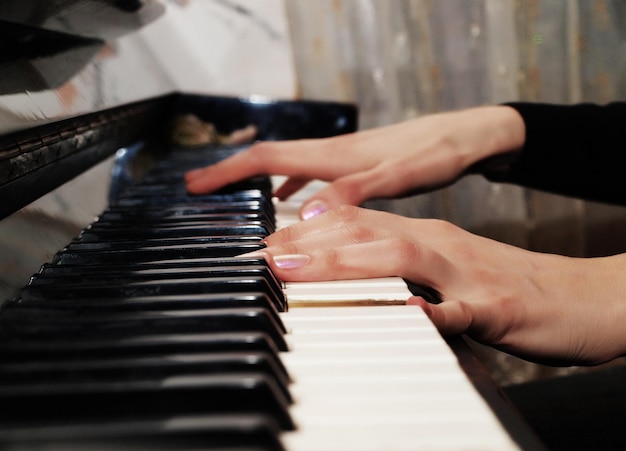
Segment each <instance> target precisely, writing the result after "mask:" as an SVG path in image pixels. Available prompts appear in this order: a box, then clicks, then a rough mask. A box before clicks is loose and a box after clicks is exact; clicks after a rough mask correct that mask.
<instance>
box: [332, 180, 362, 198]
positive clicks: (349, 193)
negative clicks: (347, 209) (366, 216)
mask: <svg viewBox="0 0 626 451" xmlns="http://www.w3.org/2000/svg"><path fill="white" fill-rule="evenodd" d="M332 186H333V189H334V190H335V191H336V192H337V193H341V197H342V198H343V199H344V201H345V202H346V203H348V204H359V203H361V201H362V200H363V198H364V184H363V183H362V182H361V181H360V180H354V179H353V178H350V177H344V178H340V179H337V180H336V181H334V182H333V184H332Z"/></svg>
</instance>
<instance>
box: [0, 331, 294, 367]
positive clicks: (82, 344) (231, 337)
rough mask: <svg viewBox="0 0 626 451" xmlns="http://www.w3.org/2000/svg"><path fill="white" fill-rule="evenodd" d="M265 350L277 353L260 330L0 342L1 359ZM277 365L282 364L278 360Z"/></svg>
mask: <svg viewBox="0 0 626 451" xmlns="http://www.w3.org/2000/svg"><path fill="white" fill-rule="evenodd" d="M253 351H258V352H264V353H270V354H272V355H274V356H278V353H279V350H278V348H277V347H276V345H275V343H274V342H273V341H272V339H271V338H270V337H269V336H268V335H267V334H265V333H262V332H222V333H209V334H207V333H198V334H188V333H181V334H169V335H138V336H129V337H98V336H95V337H94V336H92V337H81V340H73V339H66V338H60V339H54V340H52V339H49V338H47V339H37V337H31V338H24V337H17V339H11V338H9V339H6V340H2V341H0V362H3V361H4V362H6V361H13V362H18V361H32V360H39V361H43V360H45V361H55V360H66V359H77V360H80V359H92V358H124V357H148V356H160V355H164V354H185V353H195V352H203V353H208V352H210V353H213V354H219V353H232V352H253ZM278 362H279V364H281V365H282V363H281V362H280V361H278Z"/></svg>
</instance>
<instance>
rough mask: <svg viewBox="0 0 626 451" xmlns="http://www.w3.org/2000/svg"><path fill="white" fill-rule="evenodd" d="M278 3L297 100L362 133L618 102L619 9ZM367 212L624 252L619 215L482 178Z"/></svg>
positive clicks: (547, 4) (623, 58) (493, 3)
mask: <svg viewBox="0 0 626 451" xmlns="http://www.w3.org/2000/svg"><path fill="white" fill-rule="evenodd" d="M286 4H287V8H288V14H289V21H290V26H291V33H292V36H293V41H294V53H295V54H294V57H295V61H296V68H297V74H298V80H299V84H300V92H301V95H302V97H305V98H314V99H334V100H343V101H354V102H356V103H358V104H359V106H360V111H361V122H360V126H361V127H362V128H370V127H374V126H378V125H384V124H388V123H391V122H396V121H400V120H403V119H406V118H410V117H415V116H418V115H422V114H426V113H432V112H437V111H444V110H450V109H458V108H463V107H468V106H474V105H481V104H493V103H499V102H505V101H512V100H527V101H539V102H552V103H576V102H581V101H590V102H598V103H605V102H608V101H611V100H617V99H621V100H624V99H626V2H624V1H623V0H559V1H555V0H527V1H522V0H517V1H516V0H393V1H381V0H317V1H315V2H311V1H307V0H289V1H287V2H286ZM382 151H384V149H382ZM625 189H626V188H625ZM368 205H369V206H371V207H373V208H380V209H385V210H388V211H393V212H396V213H400V214H403V215H408V216H413V217H438V218H444V219H447V220H450V221H452V222H454V223H456V224H458V225H460V226H462V227H464V228H466V229H468V230H471V231H473V232H475V233H479V234H482V235H485V236H489V237H492V238H495V239H498V240H500V241H504V242H508V243H512V244H515V245H519V246H522V247H526V248H530V249H534V250H539V251H546V252H556V253H561V254H566V255H575V256H591V255H606V254H611V253H617V252H623V251H626V233H624V232H623V229H624V224H626V209H623V208H621V207H615V206H608V205H604V204H599V203H590V202H584V201H581V200H575V199H568V198H565V197H562V196H556V195H551V194H546V193H541V192H537V191H531V190H524V189H521V188H518V187H515V186H510V185H503V184H492V183H488V182H486V181H485V180H484V179H483V178H482V177H481V176H471V177H467V178H466V179H464V180H462V181H460V182H459V183H457V184H456V185H455V186H453V187H451V188H448V189H445V190H442V191H439V192H436V193H432V194H427V195H421V196H417V197H413V198H410V199H402V200H396V201H375V202H371V203H369V204H368ZM494 368H495V369H494V371H495V372H496V376H497V377H498V378H500V380H502V381H504V382H511V381H512V382H515V381H518V380H522V379H524V378H527V377H528V371H526V372H524V371H520V372H519V373H520V374H514V373H515V371H514V370H513V369H511V368H509V367H507V365H502V362H499V363H498V364H497V365H494ZM533 371H534V373H533V374H536V373H537V372H538V371H542V370H533ZM548 372H549V371H548Z"/></svg>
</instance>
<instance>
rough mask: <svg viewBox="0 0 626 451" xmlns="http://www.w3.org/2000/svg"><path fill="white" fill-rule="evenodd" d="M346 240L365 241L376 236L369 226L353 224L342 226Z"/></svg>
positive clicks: (371, 239)
mask: <svg viewBox="0 0 626 451" xmlns="http://www.w3.org/2000/svg"><path fill="white" fill-rule="evenodd" d="M342 233H343V234H344V236H345V238H346V240H347V241H348V242H350V243H353V244H357V243H367V242H369V241H373V240H375V239H376V238H377V233H376V232H375V231H374V230H372V229H371V228H370V227H366V226H361V225H355V226H348V227H344V228H343V230H342Z"/></svg>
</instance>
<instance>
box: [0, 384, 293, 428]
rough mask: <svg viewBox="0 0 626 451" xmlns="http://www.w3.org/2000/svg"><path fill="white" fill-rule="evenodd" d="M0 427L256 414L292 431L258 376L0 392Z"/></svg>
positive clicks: (283, 403)
mask: <svg viewBox="0 0 626 451" xmlns="http://www.w3.org/2000/svg"><path fill="white" fill-rule="evenodd" d="M0 405H1V406H2V409H0V427H8V426H10V425H14V426H19V425H20V424H23V423H25V422H32V421H55V422H73V421H86V420H107V419H108V420H112V419H115V420H120V419H141V418H150V417H155V416H164V415H173V416H174V415H207V414H208V415H218V414H226V415H228V414H234V413H239V414H262V415H269V416H272V417H273V418H276V420H277V421H278V423H279V425H280V427H281V428H283V429H286V430H293V429H294V424H293V421H292V420H291V417H290V415H289V412H288V406H289V401H288V400H287V399H286V398H285V397H284V396H283V394H282V392H281V390H280V389H279V388H278V386H277V385H276V382H275V381H274V379H273V378H271V377H267V376H266V375H264V374H239V373H230V374H226V373H225V374H222V375H218V376H194V375H189V376H172V377H168V378H165V379H164V380H159V381H154V380H150V379H148V380H143V379H141V378H138V379H134V380H130V381H113V382H104V381H97V382H68V383H50V384H45V383H44V384H24V385H19V384H12V385H8V386H0Z"/></svg>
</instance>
